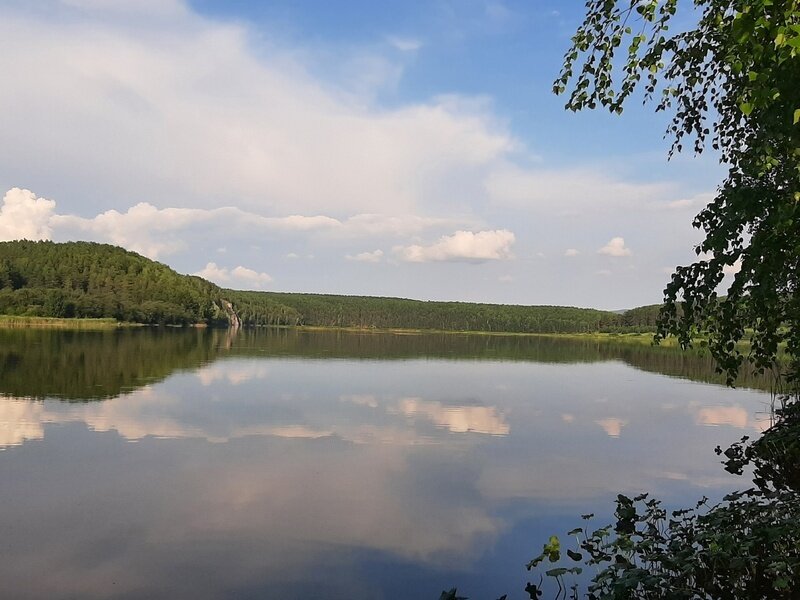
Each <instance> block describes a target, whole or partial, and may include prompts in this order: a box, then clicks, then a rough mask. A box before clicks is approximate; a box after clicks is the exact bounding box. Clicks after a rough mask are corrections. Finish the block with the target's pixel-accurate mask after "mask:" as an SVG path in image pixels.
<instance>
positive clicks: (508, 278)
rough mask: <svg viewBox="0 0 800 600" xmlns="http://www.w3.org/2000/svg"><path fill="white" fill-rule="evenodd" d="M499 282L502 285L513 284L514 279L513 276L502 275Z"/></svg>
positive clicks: (498, 279)
mask: <svg viewBox="0 0 800 600" xmlns="http://www.w3.org/2000/svg"><path fill="white" fill-rule="evenodd" d="M497 281H499V282H500V283H511V282H512V281H514V278H513V277H512V276H511V275H500V277H498V278H497Z"/></svg>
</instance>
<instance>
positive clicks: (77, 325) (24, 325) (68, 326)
mask: <svg viewBox="0 0 800 600" xmlns="http://www.w3.org/2000/svg"><path fill="white" fill-rule="evenodd" d="M136 327H167V328H169V329H184V328H206V327H208V326H207V325H206V324H205V323H194V324H191V325H161V326H159V325H151V324H147V323H132V322H127V321H118V320H116V319H112V318H59V317H31V316H20V315H0V329H64V330H108V329H122V328H136ZM220 329H228V328H226V327H221V328H220ZM243 329H246V330H253V329H293V330H296V331H343V332H349V333H374V334H386V333H390V334H394V335H426V334H432V333H435V334H448V335H480V336H506V337H560V338H578V339H591V338H597V339H604V340H605V339H620V340H630V341H637V342H644V341H646V342H650V341H652V339H653V332H638V333H612V332H585V333H559V332H552V333H542V332H519V331H480V330H459V329H418V328H402V327H344V326H342V327H338V326H321V325H273V326H255V327H253V326H245V327H243Z"/></svg>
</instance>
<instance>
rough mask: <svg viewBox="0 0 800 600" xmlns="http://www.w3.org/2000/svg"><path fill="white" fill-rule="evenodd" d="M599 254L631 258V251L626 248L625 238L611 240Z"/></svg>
mask: <svg viewBox="0 0 800 600" xmlns="http://www.w3.org/2000/svg"><path fill="white" fill-rule="evenodd" d="M597 253H598V254H605V255H606V256H614V257H620V256H630V255H631V249H630V248H627V247H626V246H625V238H621V237H615V238H611V239H610V240H609V242H608V243H607V244H606V245H605V246H603V247H602V248H600V249H599V250H598V251H597Z"/></svg>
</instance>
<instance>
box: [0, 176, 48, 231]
mask: <svg viewBox="0 0 800 600" xmlns="http://www.w3.org/2000/svg"><path fill="white" fill-rule="evenodd" d="M55 207H56V203H55V202H54V201H53V200H47V199H45V198H37V197H36V194H34V193H33V192H31V191H30V190H22V189H20V188H16V187H15V188H11V189H10V190H8V191H7V192H6V194H5V196H3V205H2V206H1V207H0V241H8V240H21V239H26V240H47V239H50V236H51V235H52V233H53V232H52V229H51V227H50V218H51V217H52V216H53V211H54V210H55Z"/></svg>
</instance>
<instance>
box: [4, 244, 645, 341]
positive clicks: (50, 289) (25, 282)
mask: <svg viewBox="0 0 800 600" xmlns="http://www.w3.org/2000/svg"><path fill="white" fill-rule="evenodd" d="M226 303H230V305H231V307H232V309H233V311H234V312H235V313H236V315H237V316H238V318H239V319H240V321H241V323H242V324H243V325H244V326H301V325H302V326H313V327H356V328H364V329H369V328H399V329H438V330H446V331H487V332H510V333H592V332H647V331H654V329H655V323H656V318H657V316H658V310H659V306H658V305H653V306H644V307H639V308H635V309H632V310H629V311H626V312H624V313H616V312H610V311H602V310H594V309H587V308H571V307H564V306H515V305H500V304H476V303H468V302H426V301H420V300H406V299H401V298H375V297H365V296H337V295H329V294H293V293H280V292H248V291H238V290H228V289H223V288H220V287H219V286H217V285H215V284H213V283H211V282H209V281H206V280H205V279H202V278H200V277H196V276H192V275H181V274H179V273H177V272H175V271H174V270H173V269H171V268H169V267H168V266H166V265H164V264H161V263H158V262H155V261H152V260H150V259H148V258H145V257H143V256H140V255H139V254H136V253H134V252H129V251H127V250H124V249H122V248H119V247H116V246H111V245H107V244H96V243H92V242H67V243H55V242H30V241H15V242H2V243H0V314H4V315H14V316H28V317H59V318H113V319H116V320H118V321H120V322H127V323H143V324H150V325H156V324H162V325H190V324H207V325H211V326H227V325H228V324H229V323H230V321H231V315H229V314H228V311H227V310H226V308H225V307H226Z"/></svg>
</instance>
